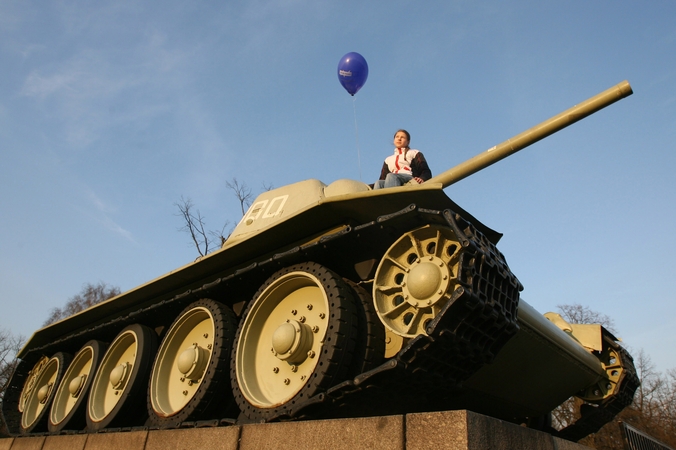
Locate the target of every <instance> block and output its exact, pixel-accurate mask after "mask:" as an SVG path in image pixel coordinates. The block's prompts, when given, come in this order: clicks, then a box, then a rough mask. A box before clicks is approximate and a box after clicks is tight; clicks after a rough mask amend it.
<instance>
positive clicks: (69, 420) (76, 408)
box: [48, 340, 108, 433]
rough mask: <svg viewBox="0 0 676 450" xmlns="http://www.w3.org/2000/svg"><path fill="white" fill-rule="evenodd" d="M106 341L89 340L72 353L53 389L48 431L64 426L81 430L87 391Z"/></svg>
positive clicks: (106, 345) (84, 423)
mask: <svg viewBox="0 0 676 450" xmlns="http://www.w3.org/2000/svg"><path fill="white" fill-rule="evenodd" d="M107 347H108V344H104V343H103V342H99V341H95V340H92V341H89V342H87V343H86V344H85V345H84V347H82V348H81V349H80V350H79V351H78V352H77V353H76V354H75V356H74V357H73V362H71V363H70V365H69V366H68V369H67V370H66V373H65V374H64V376H63V379H62V380H61V383H59V387H58V389H57V390H56V394H55V396H54V401H53V402H52V407H51V410H50V412H49V423H48V427H49V431H50V432H51V433H57V432H59V431H61V430H62V429H64V428H66V427H68V429H71V430H81V429H83V428H84V427H85V425H86V424H87V421H86V418H85V415H86V412H85V409H86V407H87V402H86V401H85V399H86V398H87V394H88V393H89V387H90V386H91V384H92V380H93V379H94V374H95V373H96V369H98V366H99V363H100V362H101V357H102V356H103V353H104V352H105V351H106V348H107Z"/></svg>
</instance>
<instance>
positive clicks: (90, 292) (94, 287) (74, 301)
mask: <svg viewBox="0 0 676 450" xmlns="http://www.w3.org/2000/svg"><path fill="white" fill-rule="evenodd" d="M119 294H120V288H118V287H116V286H108V285H107V284H106V283H104V282H102V281H99V282H98V284H91V283H87V284H85V285H84V286H82V290H81V291H80V293H79V294H75V295H74V296H72V297H71V298H70V299H69V300H68V302H67V303H66V304H65V305H64V306H63V308H54V309H52V311H51V312H50V313H49V317H48V318H47V320H45V323H43V324H42V326H47V325H49V324H52V323H54V322H58V321H59V320H62V319H65V318H66V317H69V316H72V315H73V314H76V313H78V312H80V311H82V310H84V309H87V308H89V307H91V306H94V305H96V304H98V303H101V302H102V301H104V300H108V299H109V298H112V297H115V296H116V295H119Z"/></svg>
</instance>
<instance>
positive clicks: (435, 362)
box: [2, 81, 639, 440]
mask: <svg viewBox="0 0 676 450" xmlns="http://www.w3.org/2000/svg"><path fill="white" fill-rule="evenodd" d="M631 93H632V90H631V87H630V86H629V83H627V82H626V81H625V82H622V83H620V84H618V85H616V86H614V87H612V88H610V89H608V90H606V91H604V92H602V93H600V94H598V95H596V96H594V97H592V98H590V99H588V100H586V101H585V102H583V103H580V104H578V105H576V106H574V107H572V108H570V109H568V110H567V111H564V112H563V113H561V114H559V115H557V116H555V117H553V118H551V119H549V120H547V121H545V122H543V123H541V124H540V125H537V126H535V127H533V128H531V129H529V130H527V131H525V132H523V133H521V134H519V135H517V136H515V137H513V138H511V139H508V140H507V141H505V142H503V143H501V144H499V145H497V146H495V147H492V148H491V149H489V150H487V151H485V152H483V153H481V154H479V155H477V156H475V157H474V158H472V159H470V160H468V161H466V162H464V163H462V164H460V165H458V166H456V167H454V168H452V169H450V170H447V171H446V172H443V173H441V174H440V175H437V176H435V177H433V178H431V179H430V180H428V181H427V182H425V183H423V184H420V185H410V186H402V187H398V188H390V189H381V190H371V188H370V187H369V186H368V185H366V184H364V183H361V182H357V181H353V180H338V181H335V182H333V183H331V184H329V185H325V184H324V183H322V182H320V181H318V180H312V179H310V180H305V181H300V182H298V183H295V184H291V185H288V186H284V187H281V188H278V189H274V190H271V191H268V192H265V193H263V194H261V195H260V196H259V197H258V198H257V199H256V200H255V201H254V202H253V204H252V205H251V207H250V208H249V209H248V211H247V212H246V214H245V215H244V216H243V218H242V219H241V221H240V222H239V224H238V225H237V226H236V228H235V229H234V231H233V232H232V234H231V235H230V236H229V238H228V239H227V240H226V241H225V242H224V243H223V245H222V248H220V249H219V250H217V251H215V252H213V253H211V254H209V255H207V256H204V257H202V258H199V259H198V260H196V261H194V262H192V263H190V264H187V265H185V266H183V267H180V268H178V269H176V270H174V271H172V272H170V273H168V274H166V275H164V276H161V277H159V278H157V279H155V280H152V281H150V282H148V283H146V284H143V285H141V286H139V287H137V288H135V289H132V290H130V291H128V292H125V293H123V294H121V295H118V296H116V297H114V298H112V299H110V300H107V301H105V302H103V303H101V304H98V305H96V306H94V307H91V308H89V309H87V310H84V311H82V312H80V313H78V314H76V315H74V316H71V317H68V318H66V319H64V320H62V321H60V322H57V323H54V324H52V325H49V326H47V327H45V328H42V329H40V330H38V331H36V332H35V333H34V334H33V335H32V337H31V338H30V339H29V340H28V342H27V343H26V344H25V346H24V347H23V348H22V350H21V351H20V352H19V354H18V357H19V358H20V362H19V364H18V366H17V368H16V370H15V372H14V374H13V376H12V378H11V382H10V384H9V387H8V389H7V390H6V392H5V396H4V401H3V403H2V408H3V409H2V412H3V415H4V417H5V420H6V423H7V424H8V426H9V429H10V431H11V433H13V434H16V435H27V434H34V433H45V432H48V433H67V432H70V431H82V430H86V431H87V432H99V431H101V430H104V429H105V430H112V429H129V428H133V427H150V428H160V429H161V428H176V427H188V426H206V425H212V426H218V425H227V424H233V423H249V422H264V421H281V420H299V419H313V418H314V419H316V418H331V417H354V416H371V415H382V414H393V413H408V412H420V411H438V410H446V409H471V410H473V411H476V412H480V413H484V414H488V415H491V416H494V417H497V418H500V419H503V420H508V421H511V422H515V423H526V424H528V425H529V426H533V427H536V428H540V429H545V430H547V431H549V432H551V433H554V434H557V435H558V436H560V437H564V438H566V439H570V440H578V439H580V438H582V437H584V436H586V435H588V434H589V433H593V432H595V431H597V430H598V429H599V428H600V427H601V426H602V425H603V424H605V423H607V422H608V421H610V420H612V418H613V417H614V416H615V415H616V414H617V413H618V412H619V411H620V410H622V408H624V407H625V406H627V405H629V404H630V403H631V401H632V398H633V394H634V391H635V390H636V388H637V386H638V384H639V380H638V378H637V376H636V371H635V369H634V366H633V362H632V358H631V356H630V355H629V353H627V351H626V350H624V349H623V348H622V347H621V346H620V345H619V344H618V340H617V339H616V338H615V337H614V336H613V335H612V334H611V333H610V332H608V331H607V330H606V329H604V328H603V327H602V326H601V325H598V324H596V325H594V324H590V325H576V324H569V323H567V322H565V321H564V320H563V319H562V318H561V317H560V316H559V315H557V314H552V313H548V314H546V315H542V314H540V313H538V312H537V311H535V310H534V309H533V308H532V307H531V306H530V305H529V304H528V303H526V302H525V301H524V300H523V299H521V298H520V291H521V290H522V286H521V283H520V282H519V281H518V279H517V277H516V276H515V275H514V274H513V273H512V272H511V271H510V269H509V267H508V265H507V262H506V260H505V257H504V256H503V254H502V253H501V252H500V251H499V250H498V248H497V246H496V245H497V243H498V241H499V239H500V237H501V236H502V235H501V234H500V233H498V232H496V231H494V230H492V229H491V228H489V227H487V226H486V225H484V224H482V223H481V222H480V221H479V220H477V219H476V218H474V217H473V216H472V215H471V214H470V213H468V212H467V211H465V210H464V209H463V208H461V207H460V206H459V205H457V204H456V203H455V202H453V201H452V200H451V199H450V198H449V197H448V196H447V195H446V194H445V193H444V188H445V187H447V186H449V185H451V184H453V183H455V182H457V181H459V180H461V179H463V178H465V177H467V176H469V175H471V174H473V173H475V172H476V171H478V170H481V169H483V168H485V167H487V166H489V165H491V164H493V163H495V162H497V161H499V160H501V159H503V158H505V157H507V156H509V155H510V154H512V153H514V152H516V151H519V150H520V149H522V148H524V147H526V146H528V145H530V144H532V143H534V142H537V141H538V140H540V139H542V138H544V137H546V136H548V135H550V134H552V133H554V132H556V131H558V130H560V129H562V128H564V127H566V126H568V125H570V124H572V123H574V122H576V121H578V120H580V119H582V118H584V117H586V116H588V115H590V114H592V113H594V112H596V111H598V110H600V109H602V108H603V107H605V106H607V105H609V104H611V103H614V102H615V101H617V100H619V99H621V98H624V97H626V96H628V95H630V94H631ZM571 396H576V397H578V398H579V399H581V400H582V401H583V402H584V405H583V408H582V410H581V415H580V418H579V419H577V421H576V422H574V423H572V424H570V425H568V426H567V427H566V428H564V429H562V430H559V431H556V430H554V429H553V428H551V427H550V426H549V421H548V417H551V416H550V412H551V411H552V410H553V409H554V408H556V407H557V406H558V405H559V404H561V403H562V402H564V401H565V400H566V399H568V398H570V397H571Z"/></svg>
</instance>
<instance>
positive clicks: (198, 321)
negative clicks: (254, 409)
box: [148, 299, 237, 428]
mask: <svg viewBox="0 0 676 450" xmlns="http://www.w3.org/2000/svg"><path fill="white" fill-rule="evenodd" d="M236 326H237V320H236V318H235V314H234V313H233V312H232V310H231V309H230V308H228V307H227V306H225V305H223V304H221V303H219V302H216V301H213V300H210V299H202V300H199V301H197V302H195V303H192V304H191V305H189V306H188V307H187V308H186V309H184V310H183V311H182V312H181V313H180V314H179V315H178V317H177V318H176V320H174V323H173V324H172V325H171V327H170V328H169V331H167V334H166V335H165V337H164V340H163V341H162V344H161V345H160V349H159V350H158V352H157V357H156V358H155V363H154V365H153V372H152V375H151V377H150V388H149V389H148V412H149V414H150V417H151V420H152V421H153V422H154V423H155V424H156V425H157V426H159V427H162V428H167V427H177V426H179V425H180V423H181V422H184V421H186V420H200V419H206V418H207V415H208V414H210V413H212V412H216V411H215V409H216V408H218V407H227V406H232V405H233V404H234V402H233V399H232V393H231V390H230V384H229V382H228V381H229V380H228V378H227V377H223V376H222V373H223V372H226V371H227V370H228V367H229V365H230V352H231V350H232V344H233V341H234V339H235V330H236ZM219 375H220V376H219Z"/></svg>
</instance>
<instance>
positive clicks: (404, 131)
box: [392, 128, 411, 148]
mask: <svg viewBox="0 0 676 450" xmlns="http://www.w3.org/2000/svg"><path fill="white" fill-rule="evenodd" d="M400 131H401V132H402V133H404V134H405V135H406V139H407V140H408V145H407V146H406V147H407V148H411V134H410V133H409V132H408V131H406V130H404V129H403V128H401V129H399V130H397V131H395V132H394V135H393V136H392V137H394V136H396V135H397V133H399V132H400Z"/></svg>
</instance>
